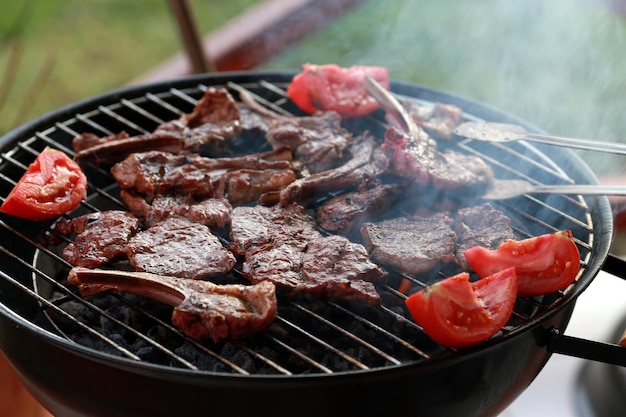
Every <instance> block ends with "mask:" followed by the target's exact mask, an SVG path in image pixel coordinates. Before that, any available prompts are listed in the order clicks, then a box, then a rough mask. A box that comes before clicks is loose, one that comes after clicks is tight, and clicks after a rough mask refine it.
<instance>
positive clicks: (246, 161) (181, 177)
mask: <svg viewBox="0 0 626 417" xmlns="http://www.w3.org/2000/svg"><path fill="white" fill-rule="evenodd" d="M290 157H291V154H290V153H289V152H285V150H284V149H281V150H276V151H271V152H265V153H260V154H251V155H246V156H241V157H233V158H207V157H202V156H199V155H195V154H193V155H173V154H169V153H165V152H157V151H155V152H144V153H136V154H133V155H130V156H129V157H128V158H126V159H125V160H123V161H121V162H119V163H117V164H115V165H114V166H113V167H112V168H111V173H112V175H113V177H114V178H115V180H116V181H117V183H118V184H119V186H120V188H121V189H125V190H129V189H130V190H134V192H135V193H137V194H141V195H144V196H146V197H147V198H148V199H152V198H154V197H155V196H157V195H175V194H188V195H191V196H192V197H193V198H194V199H196V200H203V199H207V198H223V197H226V198H227V197H228V193H229V190H228V186H229V180H230V178H231V177H233V178H234V177H236V176H237V175H242V174H241V172H246V171H245V170H255V172H257V173H258V175H263V171H265V170H274V172H271V174H270V171H268V175H269V178H270V179H271V182H270V183H269V184H268V183H262V184H259V183H256V185H257V187H256V188H253V187H249V189H248V190H246V192H245V195H246V196H248V198H253V199H254V197H256V198H258V197H259V196H260V195H262V194H263V193H265V192H269V191H275V190H270V187H269V186H270V185H271V186H272V187H276V189H277V190H280V189H282V188H283V187H285V186H286V185H287V184H288V183H289V182H290V181H293V179H294V178H295V177H296V173H295V172H294V169H295V170H297V169H298V168H297V167H294V165H293V163H292V162H291V160H290ZM280 158H286V159H280ZM238 170H239V173H237V172H235V171H238ZM241 170H244V171H241ZM278 171H281V173H280V175H278V174H277V172H278ZM247 172H248V174H249V173H250V172H251V171H247ZM234 184H235V185H236V181H235V183H234ZM250 185H253V184H250ZM242 195H244V194H242V190H240V189H237V188H234V189H233V198H234V199H236V200H237V202H242V201H241V198H242V197H241V196H242ZM250 196H252V197H250ZM248 201H254V200H248Z"/></svg>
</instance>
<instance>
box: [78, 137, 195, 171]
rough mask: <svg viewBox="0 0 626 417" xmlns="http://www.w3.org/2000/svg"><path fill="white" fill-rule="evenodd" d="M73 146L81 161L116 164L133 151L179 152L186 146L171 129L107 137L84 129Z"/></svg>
mask: <svg viewBox="0 0 626 417" xmlns="http://www.w3.org/2000/svg"><path fill="white" fill-rule="evenodd" d="M72 148H74V151H75V152H76V156H75V159H76V161H78V162H79V163H81V164H83V163H94V164H114V163H116V162H118V161H121V160H122V159H124V158H126V157H127V156H128V155H130V154H133V153H135V152H142V151H146V150H154V151H162V152H171V153H179V152H181V151H182V150H183V148H184V140H183V138H181V137H180V136H177V135H173V134H171V133H168V132H160V133H158V134H155V133H146V134H143V135H137V136H130V135H129V134H128V133H127V132H125V131H123V132H120V133H117V134H115V135H110V136H104V137H99V136H97V135H95V134H93V133H90V132H84V133H81V134H80V135H78V136H76V137H74V139H72Z"/></svg>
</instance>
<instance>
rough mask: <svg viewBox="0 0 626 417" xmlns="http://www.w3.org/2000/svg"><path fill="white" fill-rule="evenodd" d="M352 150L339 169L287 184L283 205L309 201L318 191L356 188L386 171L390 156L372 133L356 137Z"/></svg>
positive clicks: (282, 194) (324, 192)
mask: <svg viewBox="0 0 626 417" xmlns="http://www.w3.org/2000/svg"><path fill="white" fill-rule="evenodd" d="M348 152H349V154H350V155H351V157H350V159H348V160H347V161H346V162H345V163H344V164H342V165H340V166H338V167H337V168H333V169H329V170H326V171H322V172H318V173H314V174H311V175H308V176H304V177H302V178H298V179H297V180H295V181H294V182H292V183H290V184H289V185H287V186H286V187H285V188H284V189H283V190H282V191H281V192H280V202H281V204H283V205H288V204H290V203H291V202H297V203H299V204H305V202H306V200H307V199H310V198H312V197H315V196H316V195H318V194H320V195H326V194H327V193H328V192H331V191H339V190H349V189H355V188H357V187H358V186H359V185H360V184H362V183H363V181H366V180H371V179H374V178H377V177H379V176H381V175H383V174H384V173H385V172H386V169H387V164H388V161H387V158H386V157H385V155H383V154H382V153H381V152H380V150H379V148H378V146H377V143H376V139H375V138H374V137H373V136H372V135H370V134H368V133H364V134H362V135H360V136H358V137H355V138H354V139H353V140H352V142H351V143H350V147H349V149H348Z"/></svg>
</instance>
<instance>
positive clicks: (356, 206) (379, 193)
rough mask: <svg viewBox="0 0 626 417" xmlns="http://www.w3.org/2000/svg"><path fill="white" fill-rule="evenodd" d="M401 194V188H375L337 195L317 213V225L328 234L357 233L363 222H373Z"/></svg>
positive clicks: (318, 209)
mask: <svg viewBox="0 0 626 417" xmlns="http://www.w3.org/2000/svg"><path fill="white" fill-rule="evenodd" d="M404 190H405V187H403V186H402V185H400V184H378V185H374V186H372V188H367V189H365V190H359V191H354V192H348V193H344V194H339V195H338V196H336V197H333V198H331V199H329V200H327V201H325V202H324V203H323V204H321V205H320V206H319V207H318V208H317V209H316V211H315V215H316V220H317V223H318V225H319V226H320V227H321V228H322V229H324V230H326V231H328V232H333V233H340V234H344V235H349V234H351V233H355V232H359V230H360V228H361V224H362V223H363V222H366V221H373V220H375V219H376V218H377V217H378V216H381V215H382V214H383V213H385V212H386V211H387V210H389V208H390V207H391V206H393V204H394V203H395V202H396V201H397V200H398V199H399V198H400V196H401V195H402V192H403V191H404Z"/></svg>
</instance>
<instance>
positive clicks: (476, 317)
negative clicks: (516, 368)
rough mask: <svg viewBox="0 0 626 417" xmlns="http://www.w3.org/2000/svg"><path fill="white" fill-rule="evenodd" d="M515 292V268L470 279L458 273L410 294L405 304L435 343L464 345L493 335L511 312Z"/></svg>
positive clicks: (455, 346) (466, 274)
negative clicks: (474, 279)
mask: <svg viewBox="0 0 626 417" xmlns="http://www.w3.org/2000/svg"><path fill="white" fill-rule="evenodd" d="M516 294H517V276H516V274H515V268H508V269H505V270H503V271H499V272H496V273H495V274H493V275H491V276H489V277H486V278H483V279H480V280H478V281H475V282H470V275H469V273H467V272H461V273H459V274H457V275H454V276H452V277H448V278H445V279H443V280H441V281H439V282H437V283H435V284H432V285H430V286H428V287H426V288H424V289H423V290H421V291H419V292H416V293H414V294H412V295H411V296H409V297H408V298H407V299H406V301H405V303H406V306H407V308H408V310H409V312H410V313H411V316H412V317H413V320H415V322H416V323H417V324H419V325H420V326H421V327H422V328H423V329H424V331H425V332H426V334H427V335H428V336H429V337H430V338H431V339H433V340H434V341H435V342H437V343H439V344H441V345H444V346H448V347H452V348H464V347H469V346H472V345H475V344H477V343H480V342H482V341H484V340H486V339H488V338H489V337H491V336H493V335H494V334H496V333H497V332H498V331H499V330H500V329H501V328H502V326H504V325H505V324H506V322H507V321H508V320H509V317H510V316H511V313H512V312H513V307H514V305H515V299H516Z"/></svg>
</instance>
